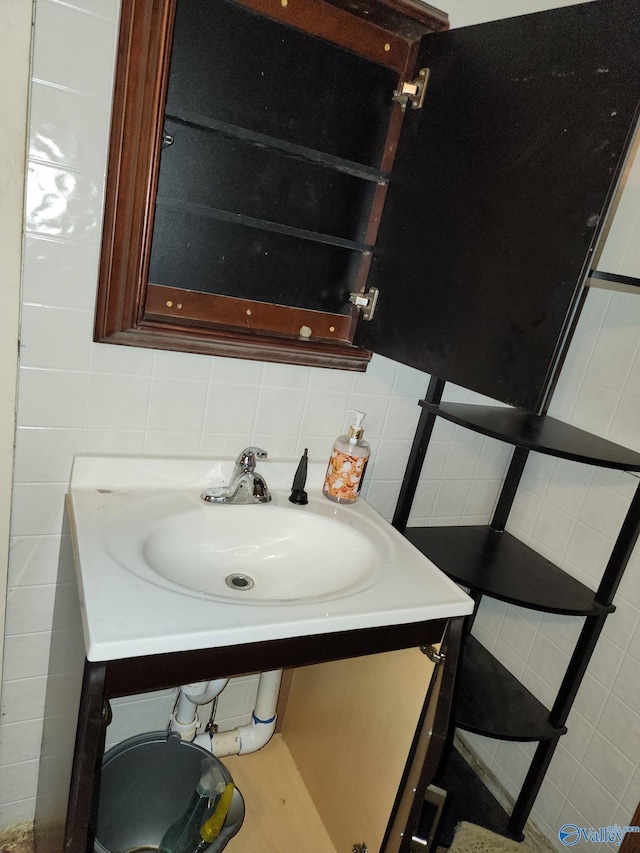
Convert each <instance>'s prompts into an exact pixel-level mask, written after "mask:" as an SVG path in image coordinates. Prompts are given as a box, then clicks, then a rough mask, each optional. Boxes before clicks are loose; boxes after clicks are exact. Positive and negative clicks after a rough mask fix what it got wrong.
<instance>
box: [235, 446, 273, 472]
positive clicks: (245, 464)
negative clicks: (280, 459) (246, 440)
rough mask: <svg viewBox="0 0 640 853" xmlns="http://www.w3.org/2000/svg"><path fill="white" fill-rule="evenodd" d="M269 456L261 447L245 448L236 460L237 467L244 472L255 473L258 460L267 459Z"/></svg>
mask: <svg viewBox="0 0 640 853" xmlns="http://www.w3.org/2000/svg"><path fill="white" fill-rule="evenodd" d="M268 455H269V454H268V453H267V451H266V450H263V449H262V448H261V447H245V449H244V450H243V451H242V452H241V453H240V455H239V456H238V458H237V459H236V465H237V466H238V467H240V468H242V469H243V470H244V471H253V469H254V468H255V467H256V459H266V458H267V457H268Z"/></svg>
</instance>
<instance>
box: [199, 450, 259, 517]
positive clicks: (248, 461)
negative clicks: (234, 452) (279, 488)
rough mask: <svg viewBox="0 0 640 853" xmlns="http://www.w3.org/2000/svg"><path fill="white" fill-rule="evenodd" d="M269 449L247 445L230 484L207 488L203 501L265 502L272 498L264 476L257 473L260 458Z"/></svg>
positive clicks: (223, 502)
mask: <svg viewBox="0 0 640 853" xmlns="http://www.w3.org/2000/svg"><path fill="white" fill-rule="evenodd" d="M267 455H268V454H267V451H266V450H261V449H260V448H259V447H245V449H244V450H243V451H242V453H241V454H240V456H238V458H237V459H236V465H235V468H234V469H233V474H232V475H231V482H230V483H229V485H228V486H216V487H214V488H211V489H205V490H204V492H203V493H202V494H201V495H200V497H201V498H202V500H203V501H208V502H209V503H214V504H263V503H267V502H268V501H270V500H271V493H270V491H269V487H268V486H267V484H266V482H265V479H264V477H262V476H261V475H260V474H257V473H256V462H257V460H258V459H266V458H267Z"/></svg>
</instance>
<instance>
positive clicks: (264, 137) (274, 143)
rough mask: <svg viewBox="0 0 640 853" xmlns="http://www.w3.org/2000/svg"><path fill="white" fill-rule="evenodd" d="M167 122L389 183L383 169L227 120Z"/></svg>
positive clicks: (185, 117)
mask: <svg viewBox="0 0 640 853" xmlns="http://www.w3.org/2000/svg"><path fill="white" fill-rule="evenodd" d="M165 119H167V120H169V121H176V122H179V123H180V124H185V125H188V126H190V127H195V128H198V129H200V130H209V131H213V132H215V133H221V134H223V135H225V136H229V137H231V138H233V139H240V140H242V141H243V142H247V143H249V144H252V145H257V146H259V147H261V148H271V149H273V150H275V151H280V152H282V153H283V154H287V155H288V156H289V157H292V158H294V159H296V160H304V161H305V162H307V163H313V164H315V165H316V166H324V167H326V168H327V169H332V170H333V171H336V172H342V173H344V174H345V175H351V176H352V177H354V178H361V179H362V180H363V181H373V182H374V183H376V184H381V185H383V186H385V185H386V184H388V183H389V175H388V173H387V172H383V171H381V170H380V169H375V168H373V167H372V166H366V165H364V164H362V163H356V162H354V161H352V160H345V159H344V158H343V157H336V156H335V155H334V154H325V153H324V152H323V151H318V150H316V149H314V148H308V147H306V146H304V145H297V144H296V143H293V142H287V141H286V140H285V139H278V138H277V137H274V136H269V135H268V134H266V133H258V132H256V131H254V130H248V129H247V128H244V127H240V126H239V125H235V124H230V123H229V122H226V121H219V120H218V119H214V118H210V117H209V116H205V115H200V114H199V113H190V112H181V113H179V114H176V113H175V112H171V113H165Z"/></svg>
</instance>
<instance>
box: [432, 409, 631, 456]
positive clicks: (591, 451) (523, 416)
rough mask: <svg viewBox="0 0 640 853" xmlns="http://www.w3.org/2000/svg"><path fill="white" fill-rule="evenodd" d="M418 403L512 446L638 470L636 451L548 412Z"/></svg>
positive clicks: (450, 419) (440, 415)
mask: <svg viewBox="0 0 640 853" xmlns="http://www.w3.org/2000/svg"><path fill="white" fill-rule="evenodd" d="M420 405H421V406H423V407H424V408H426V409H428V410H429V411H431V412H434V413H435V414H436V415H438V416H439V417H441V418H444V419H445V420H448V421H451V422H452V423H455V424H458V425H459V426H463V427H467V428H468V429H472V430H474V431H475V432H479V433H481V434H482V435H488V436H490V437H491V438H497V439H499V440H500V441H505V442H508V443H509V444H513V445H515V446H516V447H523V448H526V449H527V450H535V451H537V452H538V453H547V454H549V455H550V456H557V457H560V458H562V459H569V460H571V461H572V462H584V463H586V464H588V465H598V466H599V467H601V468H616V469H618V470H622V471H640V453H637V452H636V451H634V450H629V449H628V448H626V447H623V446H622V445H620V444H615V443H614V442H613V441H608V440H607V439H606V438H599V437H598V436H596V435H592V434H591V433H589V432H586V431H585V430H582V429H579V428H578V427H575V426H572V425H571V424H567V423H565V422H564V421H559V420H557V418H552V417H550V416H549V415H532V414H529V413H528V412H525V411H522V410H521V409H512V408H507V407H503V406H477V405H475V404H470V403H440V404H439V405H436V404H434V403H428V402H427V401H426V400H420Z"/></svg>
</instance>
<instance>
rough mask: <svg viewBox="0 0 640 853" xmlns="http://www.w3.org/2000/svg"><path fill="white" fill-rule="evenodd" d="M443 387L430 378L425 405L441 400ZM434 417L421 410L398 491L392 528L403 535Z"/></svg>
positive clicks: (434, 420) (432, 414) (443, 381)
mask: <svg viewBox="0 0 640 853" xmlns="http://www.w3.org/2000/svg"><path fill="white" fill-rule="evenodd" d="M444 386H445V380H444V379H438V377H437V376H432V377H431V379H430V380H429V387H428V388H427V393H426V394H425V401H426V402H427V403H433V404H435V405H437V404H438V403H439V402H440V400H441V399H442V394H443V391H444ZM436 417H437V415H435V414H434V413H433V412H430V411H428V410H427V409H425V408H423V409H422V413H421V415H420V420H419V421H418V426H417V428H416V432H415V435H414V438H413V444H412V445H411V453H410V454H409V461H408V462H407V467H406V470H405V472H404V478H403V480H402V488H401V489H400V495H399V497H398V502H397V504H396V510H395V513H394V516H393V521H392V524H393V526H394V527H395V528H396V530H399V531H400V533H404V531H405V528H406V526H407V521H408V520H409V514H410V512H411V504H412V503H413V498H414V495H415V493H416V489H417V487H418V480H419V479H420V472H421V471H422V465H423V463H424V458H425V456H426V455H427V448H428V447H429V441H430V440H431V433H432V432H433V427H434V424H435V422H436Z"/></svg>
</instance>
